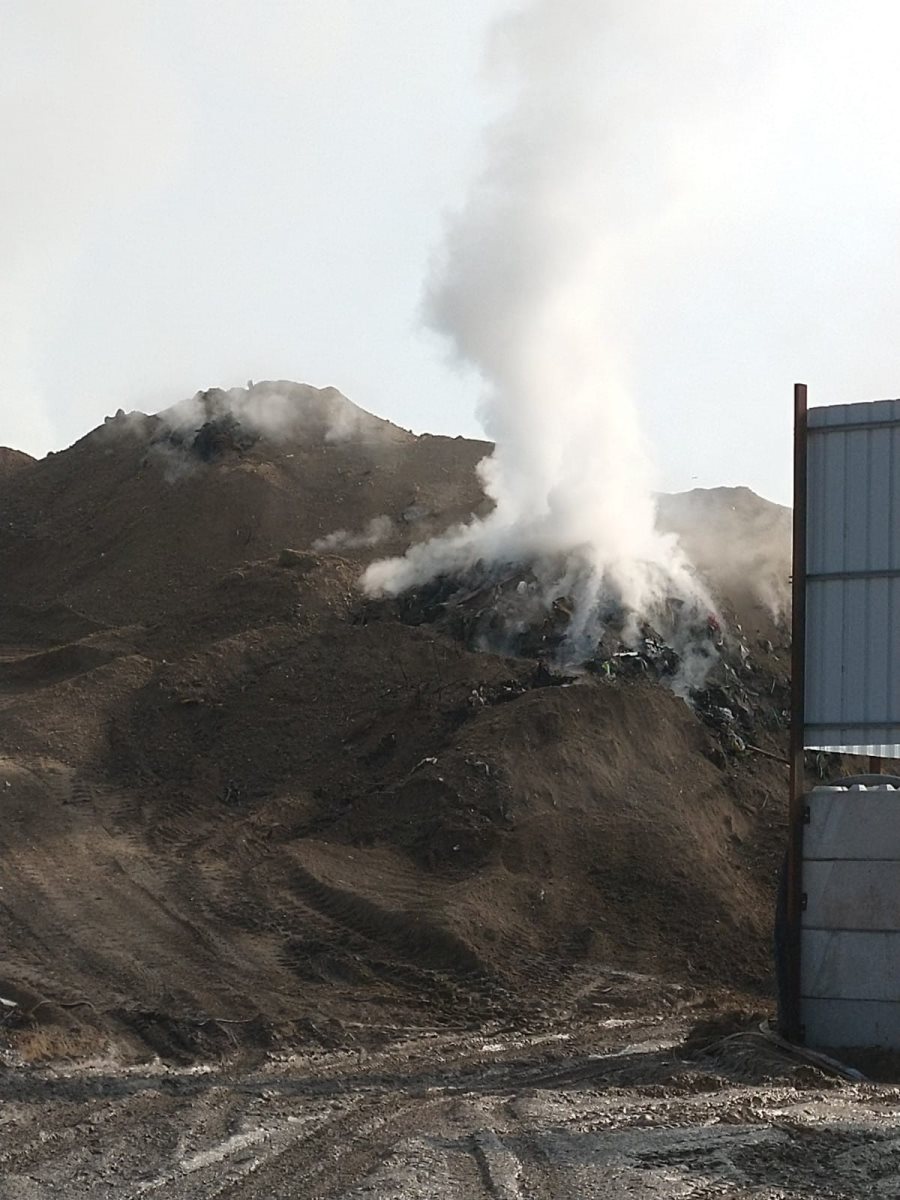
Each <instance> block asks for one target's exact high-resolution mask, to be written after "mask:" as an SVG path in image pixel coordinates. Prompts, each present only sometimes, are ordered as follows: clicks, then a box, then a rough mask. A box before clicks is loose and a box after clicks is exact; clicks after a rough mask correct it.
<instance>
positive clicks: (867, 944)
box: [800, 929, 900, 1002]
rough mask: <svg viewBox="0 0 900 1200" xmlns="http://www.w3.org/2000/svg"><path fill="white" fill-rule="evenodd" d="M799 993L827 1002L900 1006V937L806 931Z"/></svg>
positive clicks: (802, 949) (801, 945) (803, 934)
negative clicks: (866, 1001)
mask: <svg viewBox="0 0 900 1200" xmlns="http://www.w3.org/2000/svg"><path fill="white" fill-rule="evenodd" d="M800 990H801V995H803V996H806V997H820V998H821V999H824V1000H890V1001H892V1002H900V933H898V932H891V933H861V932H850V931H847V930H828V929H803V930H802V931H801V935H800Z"/></svg>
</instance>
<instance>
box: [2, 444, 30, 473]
mask: <svg viewBox="0 0 900 1200" xmlns="http://www.w3.org/2000/svg"><path fill="white" fill-rule="evenodd" d="M36 461H37V460H36V459H34V458H32V457H31V455H30V454H26V453H25V452H24V451H23V450H11V449H10V447H9V446H0V479H11V478H12V477H13V476H15V475H18V474H19V473H20V472H22V471H24V470H27V468H28V467H30V466H32V465H33V464H34V463H35V462H36Z"/></svg>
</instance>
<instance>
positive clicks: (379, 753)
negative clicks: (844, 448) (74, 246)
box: [0, 384, 787, 1056]
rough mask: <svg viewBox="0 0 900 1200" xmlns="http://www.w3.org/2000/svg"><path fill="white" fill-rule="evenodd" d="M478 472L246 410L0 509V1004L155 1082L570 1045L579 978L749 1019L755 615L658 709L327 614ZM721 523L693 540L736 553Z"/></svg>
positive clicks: (302, 417) (468, 465)
mask: <svg viewBox="0 0 900 1200" xmlns="http://www.w3.org/2000/svg"><path fill="white" fill-rule="evenodd" d="M488 449H489V447H487V446H486V445H485V444H484V443H480V442H469V441H466V440H464V439H449V438H432V437H427V436H426V437H418V438H417V437H414V436H413V435H412V434H409V433H407V432H406V431H403V430H399V429H397V428H396V427H394V426H391V425H389V424H388V423H387V422H381V421H378V420H377V419H376V418H373V417H370V416H369V415H368V414H364V413H362V412H361V410H359V409H356V408H355V407H354V406H353V405H351V404H350V402H349V401H348V400H346V399H345V398H344V397H341V396H340V395H339V393H336V392H334V391H333V389H325V390H323V391H317V390H316V389H312V388H304V387H300V386H299V385H285V384H260V385H256V386H255V387H252V388H249V389H237V390H235V391H234V392H231V393H224V392H218V391H212V392H208V393H202V394H200V395H199V396H197V397H194V399H193V400H192V401H189V402H186V404H185V405H182V406H176V408H175V409H173V410H170V411H169V412H168V413H164V414H160V415H159V416H157V417H145V416H142V415H141V414H128V415H126V414H124V413H120V414H117V415H116V417H114V418H110V419H108V421H107V422H106V423H105V424H104V425H103V426H101V427H100V428H99V429H97V430H94V431H93V432H92V433H91V434H88V435H87V436H86V437H85V438H83V439H81V441H79V442H77V443H76V444H75V445H74V446H72V447H71V448H70V449H69V450H67V451H64V452H63V453H60V454H57V455H52V456H50V457H48V458H47V459H45V460H42V461H41V462H39V463H32V464H31V465H30V466H27V469H22V470H19V471H18V472H17V474H16V475H15V477H14V479H13V480H11V479H10V478H9V477H6V478H4V479H3V480H0V503H2V505H3V511H4V514H5V516H6V517H7V518H8V519H7V520H6V521H5V522H4V524H3V527H2V529H0V571H2V572H3V578H4V580H5V581H8V588H7V594H6V596H5V598H4V602H3V606H2V608H0V637H2V643H3V644H2V646H0V714H2V725H0V730H2V732H0V795H2V797H3V801H4V819H5V825H4V829H5V838H6V845H7V847H8V853H7V854H6V855H5V859H4V881H3V887H4V891H3V896H4V902H3V916H2V919H3V922H4V930H3V936H4V941H5V945H6V947H7V954H6V959H5V965H4V968H3V971H4V977H3V978H2V979H0V995H3V996H8V997H11V996H13V994H15V995H16V996H26V995H27V996H28V997H31V1000H30V1001H29V1003H28V1004H27V1005H25V1004H24V1003H23V1004H22V1005H19V1008H20V1009H24V1008H28V1010H29V1013H30V1014H31V1015H32V1016H33V1017H36V1014H37V1013H40V1014H42V1016H43V1017H44V1018H45V1019H46V1018H47V1016H48V1014H54V1020H57V1021H59V1020H63V1019H65V1020H68V1021H71V1022H75V1023H76V1024H77V1025H79V1026H80V1027H88V1026H91V1025H93V1026H96V1027H97V1028H98V1029H102V1030H105V1031H107V1032H112V1033H113V1034H114V1035H115V1036H117V1037H119V1038H122V1039H126V1040H128V1039H132V1040H133V1041H136V1042H142V1043H144V1044H147V1045H152V1046H153V1047H154V1048H155V1049H157V1050H162V1051H164V1052H166V1053H169V1052H171V1053H172V1054H173V1055H176V1056H177V1055H184V1054H189V1053H190V1052H192V1051H190V1049H189V1048H190V1047H194V1048H195V1050H196V1052H197V1053H205V1052H208V1051H210V1050H216V1048H217V1047H219V1045H220V1042H221V1044H222V1045H227V1044H231V1041H232V1040H233V1039H234V1038H240V1037H241V1036H242V1032H241V1031H243V1036H244V1037H245V1038H246V1039H250V1040H258V1041H259V1040H266V1039H271V1038H276V1039H277V1038H294V1037H298V1036H304V1035H303V1030H308V1029H309V1028H310V1023H312V1026H314V1027H315V1028H317V1029H321V1028H322V1027H323V1021H324V1022H335V1021H338V1022H342V1023H343V1026H342V1027H343V1028H350V1027H351V1026H352V1025H353V1023H354V1022H357V1023H358V1022H360V1021H367V1022H371V1021H372V1019H373V1017H372V1014H373V1012H376V1011H377V1012H380V1013H381V1014H382V1018H383V1019H385V1020H390V1021H392V1022H399V1023H402V1022H404V1021H405V1022H413V1023H419V1024H422V1023H425V1024H427V1023H428V1022H438V1023H445V1024H459V1023H463V1024H465V1022H466V1021H470V1020H475V1019H476V1018H477V1019H483V1018H484V1016H485V1014H494V1015H501V1014H503V1013H507V1014H510V1013H517V1012H521V1011H523V1010H524V1009H528V1008H534V1007H535V1006H538V1007H540V1006H547V1005H550V1006H554V1007H555V1008H557V1009H558V1010H559V1011H560V1012H563V1011H565V1010H566V1009H567V1006H568V1008H570V1009H572V1010H573V1011H574V1010H575V1009H579V1007H583V1006H585V1005H588V1006H589V1005H590V1004H592V1003H594V1001H595V1000H596V989H597V988H598V987H599V986H600V984H599V983H596V984H595V983H592V982H591V981H592V979H598V980H599V979H600V977H601V976H602V977H603V978H606V976H605V975H603V972H604V971H606V972H608V969H609V968H610V966H611V965H612V966H616V967H617V968H621V969H625V968H627V969H629V970H633V971H639V972H643V973H645V974H647V975H650V976H662V977H666V978H670V979H673V980H684V981H690V982H691V983H692V984H694V985H697V984H703V985H708V986H710V987H712V986H716V985H720V984H722V983H727V984H729V985H730V986H737V987H740V988H745V989H756V990H757V991H760V990H761V991H765V989H766V988H767V986H768V973H769V967H768V958H769V953H768V928H769V924H770V909H771V890H772V881H773V878H774V872H775V869H776V864H777V860H778V858H779V855H780V847H781V839H782V824H781V814H782V810H783V805H782V793H783V790H784V787H785V782H786V774H785V771H784V768H783V766H782V765H781V763H779V762H778V761H776V760H777V758H778V756H779V755H780V754H783V752H784V746H783V743H784V740H785V734H784V729H783V727H782V725H781V724H780V723H779V721H778V720H777V719H774V717H773V719H772V720H769V719H768V718H767V719H766V720H763V719H762V716H761V714H762V713H763V710H764V709H765V713H767V714H769V715H770V716H772V714H775V713H776V712H777V708H778V702H779V701H778V697H780V696H781V695H782V692H781V691H779V692H777V693H776V687H777V688H780V689H782V691H783V686H784V681H785V675H784V671H785V662H786V650H787V648H786V644H785V641H784V635H783V631H778V630H777V626H776V625H775V624H774V622H772V621H771V619H770V620H769V625H768V626H767V628H770V627H771V629H772V630H774V631H775V632H773V633H772V635H771V636H772V638H775V639H780V640H770V638H769V635H768V634H767V635H766V637H765V638H764V639H763V642H762V644H758V641H759V639H757V642H753V643H752V645H751V644H750V642H749V641H748V639H749V638H750V634H749V633H747V632H746V631H744V632H743V633H740V634H734V635H733V641H732V643H731V646H732V650H731V658H728V657H723V658H722V662H723V664H724V666H723V672H724V667H725V666H727V667H728V670H729V671H730V672H731V675H730V676H729V675H727V673H723V677H722V680H721V681H720V682H719V683H718V684H717V685H716V686H718V687H719V688H720V693H721V694H720V693H715V694H713V693H712V692H710V694H709V695H707V696H706V697H705V699H704V700H703V702H702V703H701V702H700V699H699V698H698V697H694V707H693V708H692V707H691V706H690V705H689V704H687V703H686V702H685V700H684V699H681V698H679V697H678V696H677V695H675V694H674V693H673V691H672V689H671V686H669V683H667V680H666V678H665V677H664V675H665V673H664V672H663V671H662V670H657V669H656V665H658V664H657V660H656V658H654V654H655V653H656V651H655V650H654V649H653V648H652V647H651V645H650V643H651V642H652V639H651V638H649V637H648V639H645V640H646V641H647V645H646V646H645V647H643V649H642V648H641V647H638V649H636V650H634V651H631V650H629V651H627V654H629V655H630V654H632V653H633V654H634V655H635V656H636V658H637V659H638V660H639V662H638V665H637V666H636V667H635V668H634V669H633V670H631V669H626V665H623V663H624V657H623V662H622V663H619V664H618V665H616V666H615V669H612V668H610V669H609V670H607V669H598V670H596V671H592V672H591V671H588V672H583V673H574V674H564V673H561V672H560V671H558V670H557V669H555V668H554V667H553V666H552V664H550V663H549V662H548V661H543V660H544V659H546V656H545V655H543V654H542V653H541V651H540V648H537V649H536V648H535V647H533V646H528V645H524V644H523V645H521V646H517V647H515V649H516V651H517V652H516V654H515V655H512V654H510V653H496V652H485V651H484V649H483V645H484V642H483V640H480V639H479V638H475V637H471V636H467V634H466V629H467V628H468V626H466V625H465V621H463V626H464V627H463V628H462V630H461V629H460V628H459V627H457V624H454V622H455V621H457V620H458V619H459V618H460V614H462V615H463V616H464V615H465V611H466V610H465V606H464V605H456V606H455V607H454V608H453V613H452V614H451V615H452V617H453V619H450V618H448V619H447V620H444V619H443V618H442V619H438V618H437V617H433V616H429V611H430V610H428V607H427V604H425V602H424V601H423V600H422V598H421V597H419V599H418V600H415V598H413V599H414V602H412V601H411V607H410V606H407V608H405V609H404V608H403V607H402V606H391V605H384V604H382V605H373V604H371V603H369V602H367V601H366V600H365V598H364V597H362V596H361V595H360V594H359V591H358V588H357V581H358V578H359V573H360V568H361V565H362V564H364V563H365V562H367V561H369V560H371V558H372V557H373V556H375V555H377V554H381V553H385V552H388V553H398V552H402V550H403V549H404V548H405V547H406V546H407V545H408V544H409V543H410V541H411V540H415V539H419V538H423V537H427V536H430V535H431V534H432V533H433V532H435V531H437V530H439V529H443V528H445V527H446V526H447V525H448V524H450V523H453V522H457V521H460V520H464V519H466V518H467V517H468V516H469V515H470V514H471V513H472V512H473V511H479V509H483V506H484V503H485V502H484V498H483V495H482V493H481V489H480V486H479V483H478V478H477V475H476V473H475V466H476V464H477V462H478V461H479V460H480V458H482V457H483V456H484V454H485V453H486V452H487V450H488ZM731 499H733V498H732V497H731V496H730V493H729V495H727V496H725V498H724V499H723V498H722V497H707V498H706V500H705V501H704V505H703V512H704V514H705V516H704V520H705V522H706V527H707V530H709V529H714V530H728V531H730V534H731V535H734V532H735V530H737V529H739V528H740V527H741V520H742V517H741V513H742V512H744V511H745V510H746V512H747V513H749V514H750V515H749V517H748V520H749V528H750V530H751V533H753V531H759V530H763V529H764V527H765V522H764V521H763V520H762V517H760V518H759V521H757V517H759V514H760V513H762V514H765V513H766V512H767V511H768V509H767V507H766V505H765V502H759V505H757V507H756V509H754V504H755V502H756V498H754V500H749V499H746V498H744V500H742V501H741V504H742V505H743V507H741V506H739V505H737V504H736V505H735V506H734V507H731V504H730V501H731ZM672 501H673V508H672V511H671V512H670V513H669V517H670V519H672V520H674V519H675V518H674V517H672V512H676V516H677V515H678V514H680V516H678V519H680V520H683V521H684V522H687V517H686V515H685V513H686V511H687V509H689V508H690V507H691V505H695V504H697V503H699V501H689V500H686V499H685V498H681V497H675V498H672ZM760 505H761V506H762V507H759V506H760ZM771 507H772V506H768V508H771ZM726 509H727V511H726ZM754 512H755V513H756V516H754ZM717 513H718V516H717V515H715V514H717ZM770 515H771V514H770ZM773 521H774V523H773V525H772V528H771V529H770V530H769V533H771V534H772V536H773V537H774V533H773V530H774V531H775V532H777V530H778V529H779V528H780V526H779V525H778V521H777V520H774V518H773ZM688 528H690V525H689V522H688V523H686V524H685V529H688ZM723 536H724V534H723ZM754 536H756V534H755V533H754ZM765 536H768V534H766V535H765ZM762 537H763V533H760V538H762ZM751 541H752V539H751ZM441 603H442V602H441ZM479 603H480V602H479ZM416 604H419V608H420V609H421V612H420V613H419V617H420V618H421V619H419V618H416V619H411V615H410V614H411V613H414V612H415V605H416ZM442 611H444V612H445V613H446V612H447V610H446V609H444V610H442ZM754 636H755V635H754ZM654 645H655V643H654ZM740 645H745V648H746V649H747V656H746V658H750V659H752V661H751V662H750V664H749V665H748V662H747V661H746V658H745V656H744V655H743V654H742V653H741V651H740V649H739V646H740ZM625 653H626V652H624V651H623V650H622V649H621V648H619V649H618V650H616V649H615V648H612V649H611V650H610V653H609V655H608V657H607V658H606V659H604V660H603V663H605V664H609V663H611V662H612V661H613V660H614V659H615V657H616V655H617V654H618V655H619V656H620V657H622V656H624V654H625ZM642 656H643V657H642ZM539 660H540V661H539ZM645 660H646V662H645ZM641 663H644V665H643V666H642V665H641ZM654 664H656V665H654ZM601 665H602V664H601ZM651 667H652V669H651ZM731 676H734V678H733V679H732V678H731ZM710 686H711V685H710ZM707 690H709V689H707ZM764 693H765V695H766V696H767V697H772V696H775V699H767V701H766V704H765V705H764V704H763V703H762V701H761V700H760V697H761V696H762V695H763V694H764ZM729 705H732V706H733V707H732V708H729ZM766 705H767V706H768V707H766ZM704 706H705V707H704ZM726 712H727V714H728V715H725V714H726ZM748 730H749V733H748ZM751 734H752V746H753V748H752V749H751ZM757 748H758V749H759V750H763V751H767V752H768V754H769V755H774V756H775V757H774V758H773V757H766V755H765V754H759V753H758V749H757ZM4 989H5V990H4ZM67 1005H73V1006H74V1005H77V1007H72V1008H68V1007H66V1006H67ZM61 1014H64V1015H65V1016H63V1015H61ZM27 1015H28V1014H25V1016H27ZM217 1031H218V1032H217ZM223 1031H225V1032H223ZM229 1031H230V1032H229ZM185 1047H188V1049H185Z"/></svg>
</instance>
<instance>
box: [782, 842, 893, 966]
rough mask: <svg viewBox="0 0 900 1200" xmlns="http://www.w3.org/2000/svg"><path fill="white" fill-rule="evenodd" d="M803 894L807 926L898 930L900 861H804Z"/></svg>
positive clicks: (804, 917)
mask: <svg viewBox="0 0 900 1200" xmlns="http://www.w3.org/2000/svg"><path fill="white" fill-rule="evenodd" d="M803 894H804V895H805V897H806V907H805V908H804V910H803V916H802V924H803V926H804V927H806V928H810V929H857V930H861V929H865V930H900V862H859V861H854V862H846V861H844V862H835V861H834V860H824V861H819V862H805V863H804V864H803ZM897 965H898V968H900V963H898V964H897Z"/></svg>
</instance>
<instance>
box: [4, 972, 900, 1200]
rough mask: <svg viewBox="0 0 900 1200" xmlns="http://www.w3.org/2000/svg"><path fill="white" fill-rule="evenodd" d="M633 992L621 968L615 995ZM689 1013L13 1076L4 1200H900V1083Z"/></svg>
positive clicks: (396, 1035) (7, 1097) (415, 1034)
mask: <svg viewBox="0 0 900 1200" xmlns="http://www.w3.org/2000/svg"><path fill="white" fill-rule="evenodd" d="M639 982H640V981H634V980H627V981H626V985H627V987H626V990H633V989H634V987H635V985H636V983H637V984H638V985H639ZM621 983H622V978H621V977H618V978H617V977H616V976H615V975H611V976H609V977H608V978H607V982H606V984H605V985H604V986H605V987H606V988H607V989H608V990H607V993H606V994H607V995H610V994H614V993H615V991H616V990H617V987H618V986H619V985H620V984H621ZM635 1003H636V1004H637V1006H638V1009H639V1008H640V1003H639V1001H637V1000H636V1001H635ZM620 1011H621V1010H620ZM689 1023H690V1022H689V1020H685V1015H682V1017H680V1018H673V1017H672V1016H671V1015H670V1016H667V1017H661V1016H657V1017H655V1018H654V1017H652V1016H650V1015H649V1014H647V1013H641V1012H640V1011H637V1012H636V1013H635V1014H633V1015H630V1016H623V1015H617V1016H614V1017H603V1016H600V1015H598V1016H597V1017H596V1018H595V1019H594V1020H592V1021H591V1022H590V1023H587V1024H585V1023H581V1024H576V1025H571V1024H566V1025H560V1024H558V1023H556V1022H553V1021H551V1022H549V1023H548V1024H546V1025H545V1026H541V1025H535V1024H533V1023H532V1024H526V1025H523V1026H522V1027H521V1028H510V1027H508V1026H506V1027H499V1028H498V1027H497V1026H496V1025H486V1026H484V1027H482V1028H470V1029H460V1030H454V1031H447V1030H443V1029H427V1028H423V1027H419V1028H409V1029H407V1030H402V1029H398V1028H395V1029H392V1030H385V1031H383V1034H384V1036H385V1038H386V1042H385V1044H383V1045H381V1046H376V1045H372V1044H371V1042H372V1034H371V1031H369V1032H368V1033H366V1034H363V1035H362V1036H361V1037H360V1038H359V1039H358V1041H357V1042H355V1043H354V1042H348V1043H347V1044H344V1045H341V1046H336V1047H332V1048H330V1049H324V1048H318V1049H309V1050H305V1051H300V1052H294V1053H290V1054H284V1055H278V1056H270V1057H269V1058H267V1059H266V1060H264V1061H255V1062H253V1061H244V1062H243V1063H236V1062H233V1063H231V1064H230V1065H225V1064H223V1063H215V1062H210V1063H205V1064H203V1065H194V1066H192V1067H183V1068H178V1067H174V1066H171V1065H170V1066H165V1065H162V1064H160V1063H159V1062H156V1063H151V1064H147V1063H145V1064H142V1065H135V1066H132V1067H130V1068H125V1067H121V1066H118V1067H117V1066H116V1065H115V1064H114V1063H113V1062H112V1061H104V1060H102V1059H100V1060H95V1061H93V1062H91V1063H90V1064H87V1065H85V1064H82V1065H80V1066H78V1067H74V1066H68V1067H66V1066H59V1067H57V1068H55V1069H52V1070H51V1069H35V1068H32V1069H28V1070H22V1069H7V1070H4V1071H2V1072H0V1097H2V1110H0V1124H2V1132H0V1173H2V1174H0V1180H2V1181H0V1196H2V1197H3V1198H4V1200H44V1198H45V1197H51V1196H53V1197H56V1196H66V1197H68V1198H71V1200H82V1198H83V1200H88V1198H90V1200H105V1198H107V1197H108V1198H110V1200H111V1198H116V1200H119V1198H121V1200H125V1198H126V1197H128V1198H132V1197H134V1198H137V1197H142V1196H160V1197H167V1198H169V1197H171V1198H173V1200H181V1198H184V1200H187V1198H189V1197H190V1198H200V1197H203V1198H204V1200H207V1198H211V1197H229V1198H233V1200H238V1198H242V1200H244V1198H245V1200H279V1198H281V1197H285V1198H286V1197H303V1198H304V1200H316V1198H322V1200H324V1198H325V1197H328V1198H330V1200H351V1198H352V1200H362V1198H364V1197H365V1198H366V1200H451V1198H452V1200H482V1198H483V1200H489V1198H491V1200H517V1198H522V1200H524V1198H526V1197H527V1198H528V1200H593V1198H597V1200H600V1198H603V1200H618V1198H620V1197H621V1198H623V1200H624V1198H625V1197H628V1198H629V1200H634V1198H636V1197H644V1198H647V1200H650V1198H651V1197H652V1198H656V1197H691V1198H697V1200H700V1198H706V1197H713V1196H715V1197H731V1198H733V1200H737V1198H738V1197H742V1198H749V1197H753V1198H754V1200H762V1198H766V1200H787V1198H789V1197H790V1198H792V1200H793V1198H796V1200H801V1198H803V1200H814V1198H815V1200H818V1198H824V1197H834V1198H840V1200H860V1198H861V1197H868V1196H872V1197H875V1196H885V1197H893V1196H896V1195H898V1193H900V1126H898V1122H897V1118H896V1107H897V1101H898V1099H900V1090H898V1089H897V1088H895V1087H886V1086H876V1085H874V1084H868V1083H866V1084H863V1083H847V1082H842V1081H839V1080H836V1079H834V1078H832V1077H829V1076H828V1075H826V1074H823V1073H821V1072H819V1071H818V1070H817V1069H815V1068H813V1067H811V1066H808V1065H804V1064H802V1063H799V1064H798V1063H793V1062H790V1061H789V1060H787V1059H785V1058H783V1057H779V1056H778V1055H777V1053H775V1052H774V1051H772V1049H771V1047H769V1046H768V1044H767V1043H766V1042H765V1041H764V1040H763V1039H762V1038H761V1037H758V1036H754V1035H753V1034H752V1033H743V1034H741V1035H738V1036H733V1035H732V1036H731V1037H730V1038H726V1039H725V1040H722V1039H719V1040H718V1041H716V1042H714V1043H713V1044H712V1045H711V1046H710V1047H708V1048H707V1049H706V1050H705V1051H700V1050H698V1049H697V1047H696V1046H693V1045H691V1044H690V1043H688V1044H686V1043H685V1042H684V1034H685V1030H686V1028H687V1026H688V1024H689ZM745 1027H746V1028H749V1029H752V1028H753V1026H752V1024H750V1025H747V1024H745Z"/></svg>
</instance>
